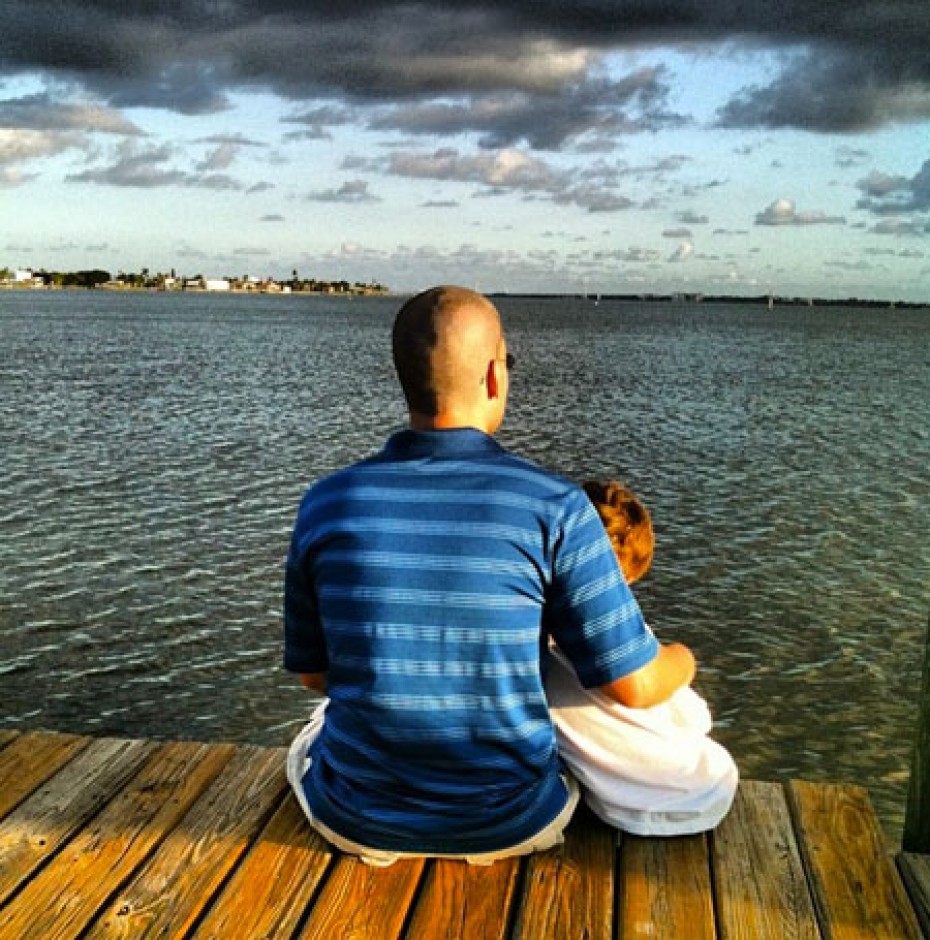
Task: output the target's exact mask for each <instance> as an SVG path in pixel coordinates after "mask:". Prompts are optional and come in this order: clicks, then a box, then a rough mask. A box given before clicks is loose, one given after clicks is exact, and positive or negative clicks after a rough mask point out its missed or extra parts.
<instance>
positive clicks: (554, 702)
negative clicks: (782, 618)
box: [546, 481, 739, 836]
mask: <svg viewBox="0 0 930 940" xmlns="http://www.w3.org/2000/svg"><path fill="white" fill-rule="evenodd" d="M584 489H585V492H586V493H587V494H588V497H589V498H590V500H591V502H592V503H593V504H594V507H595V509H596V510H597V513H598V515H599V516H600V518H601V521H602V522H603V523H604V527H605V529H606V530H607V534H608V536H609V538H610V540H611V543H612V544H613V547H614V551H615V553H616V555H617V560H618V561H619V563H620V567H621V569H622V571H623V574H624V576H625V577H626V580H627V582H628V583H630V584H632V583H633V582H634V581H637V580H638V579H639V578H641V577H642V576H643V575H644V574H645V573H646V571H647V570H648V568H649V565H650V564H651V562H652V555H653V551H654V547H655V538H654V535H653V530H652V522H651V520H650V518H649V513H648V512H647V510H646V507H645V506H643V504H642V503H641V502H640V501H639V500H638V499H637V498H636V497H635V496H634V495H633V494H632V493H631V492H630V491H629V490H628V489H626V488H625V487H623V486H621V485H620V484H619V483H615V482H610V483H606V484H604V483H600V482H596V481H594V482H589V483H585V484H584ZM549 652H550V656H549V669H548V673H547V676H546V695H547V697H548V700H549V708H550V713H551V715H552V719H553V722H554V724H555V730H556V739H557V741H558V746H559V754H560V756H561V758H562V760H563V761H564V762H565V764H566V765H567V766H568V768H569V769H570V770H571V772H572V774H573V775H574V776H575V777H576V779H577V780H578V782H579V783H580V784H581V785H582V789H583V792H584V797H585V801H586V802H587V804H588V806H589V807H590V808H591V809H592V811H593V812H594V813H595V814H596V815H597V816H598V817H599V818H601V819H602V820H604V822H606V823H608V824H610V825H611V826H615V827H616V828H618V829H622V830H624V831H625V832H631V833H634V834H636V835H643V836H647V835H648V836H673V835H687V834H691V833H696V832H703V831H705V830H708V829H712V828H713V827H714V826H716V825H717V824H718V823H719V822H720V821H721V820H722V819H723V817H724V816H725V815H726V814H727V811H728V810H729V808H730V805H731V804H732V802H733V797H734V795H735V793H736V787H737V783H738V779H739V775H738V772H737V769H736V765H735V764H734V762H733V759H732V757H730V755H729V753H728V752H727V751H726V750H725V749H724V748H723V747H721V745H719V744H718V743H717V742H716V741H713V740H712V739H711V738H710V737H709V734H710V730H711V724H712V722H711V716H710V711H709V710H708V708H707V704H706V703H705V702H704V700H703V699H702V698H701V697H700V696H699V695H698V694H697V693H696V692H695V691H694V690H693V689H691V688H690V687H687V686H686V687H684V688H682V689H679V690H678V691H677V692H676V693H675V694H674V695H673V696H672V697H671V698H670V699H668V700H667V701H665V702H663V703H661V704H659V705H654V706H652V707H651V708H628V707H626V706H624V705H621V704H619V703H618V702H615V701H613V700H612V699H610V698H608V697H607V696H606V695H604V694H603V693H602V692H598V691H597V690H593V689H585V688H583V687H582V685H581V683H580V682H579V681H578V678H577V676H576V675H575V672H574V670H573V669H572V667H571V665H570V663H569V661H568V660H567V659H566V658H565V656H564V655H563V654H562V653H561V652H560V651H559V649H558V647H556V646H555V645H551V646H550V650H549Z"/></svg>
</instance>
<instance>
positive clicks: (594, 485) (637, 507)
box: [584, 480, 655, 584]
mask: <svg viewBox="0 0 930 940" xmlns="http://www.w3.org/2000/svg"><path fill="white" fill-rule="evenodd" d="M584 491H585V493H587V494H588V499H590V500H591V502H592V503H594V508H595V509H596V510H597V514H598V515H599V516H600V517H601V522H603V523H604V528H605V529H606V530H607V536H608V537H609V538H610V544H611V545H613V549H614V552H615V553H616V555H617V561H619V562H620V568H621V569H622V570H623V575H624V577H625V578H626V580H627V583H628V584H632V583H633V582H634V581H638V580H639V579H640V578H641V577H642V576H643V575H644V574H645V573H646V572H647V571H648V570H649V565H651V564H652V554H653V551H654V550H655V535H654V534H653V531H652V520H651V519H650V518H649V513H648V511H647V510H646V507H645V506H644V505H643V504H642V503H641V502H640V501H639V500H638V499H637V498H636V497H635V496H634V495H633V494H632V493H631V492H630V491H629V490H628V489H627V488H626V487H625V486H622V485H621V484H620V483H617V482H616V481H615V480H611V481H609V482H607V483H602V482H601V481H600V480H588V481H587V482H586V483H585V484H584Z"/></svg>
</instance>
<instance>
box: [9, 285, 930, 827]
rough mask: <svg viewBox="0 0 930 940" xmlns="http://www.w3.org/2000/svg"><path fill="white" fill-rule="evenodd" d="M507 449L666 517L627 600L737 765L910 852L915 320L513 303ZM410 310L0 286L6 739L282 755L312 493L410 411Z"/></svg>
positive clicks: (928, 544) (387, 305) (920, 319)
mask: <svg viewBox="0 0 930 940" xmlns="http://www.w3.org/2000/svg"><path fill="white" fill-rule="evenodd" d="M498 305H499V307H500V309H501V311H502V313H503V315H504V321H505V327H506V329H507V333H508V341H509V345H510V349H511V351H512V352H513V353H514V354H515V355H516V357H517V365H516V368H515V370H514V373H513V380H512V389H511V401H510V408H509V411H508V417H507V421H506V423H505V426H504V429H503V430H502V432H501V434H500V438H501V440H502V442H503V443H504V444H505V445H507V446H510V447H512V448H514V449H515V450H517V451H519V452H520V453H522V454H524V455H525V456H528V457H530V458H532V459H535V460H537V461H539V462H541V463H543V464H545V465H546V466H549V467H551V468H553V469H555V470H557V471H559V472H561V473H563V474H565V475H566V476H569V477H571V478H573V479H577V480H579V481H580V480H583V479H587V478H590V477H605V478H616V479H621V480H623V481H625V482H626V483H628V484H629V485H630V486H631V487H632V488H633V489H634V490H636V491H637V492H638V493H639V494H640V495H641V497H642V498H643V499H644V501H645V502H646V503H647V505H648V506H649V507H650V509H651V511H652V514H653V521H654V524H655V529H656V534H657V551H656V558H655V562H654V564H653V569H652V571H651V572H650V573H649V575H648V576H647V577H646V578H645V579H644V580H643V581H642V582H641V583H640V584H639V585H637V587H636V593H637V596H638V597H639V599H640V604H641V606H642V607H643V610H644V612H645V614H646V616H647V619H648V620H649V621H650V623H651V624H652V625H653V627H654V629H655V630H656V632H657V633H658V634H659V635H660V637H661V638H663V639H681V640H682V641H684V642H686V643H688V644H689V645H690V646H692V648H694V649H695V651H696V653H697V655H698V659H699V663H700V666H699V676H698V681H697V686H698V688H699V690H700V691H701V692H702V694H704V695H705V697H706V698H707V699H708V700H709V701H710V703H711V706H712V708H713V711H714V714H715V717H716V720H717V732H716V733H717V736H718V738H719V739H720V740H721V741H722V742H723V743H724V744H725V745H726V746H727V747H729V748H730V749H731V751H732V752H733V753H734V755H735V756H736V758H737V760H738V762H739V764H740V767H741V770H742V772H743V774H744V775H745V776H747V777H757V778H764V779H783V778H786V777H794V776H800V777H805V778H808V779H813V780H847V781H854V782H858V783H862V784H864V785H866V786H868V787H869V789H870V791H871V795H872V799H873V801H874V803H875V804H876V807H877V808H878V810H879V813H880V815H881V817H882V819H883V822H884V824H885V826H886V829H887V831H888V833H889V835H890V837H891V838H892V839H896V838H898V837H899V834H900V828H901V821H902V814H903V806H904V799H905V792H906V782H907V774H908V768H909V761H910V752H911V742H912V737H913V732H914V728H915V721H916V714H917V703H916V700H917V696H918V691H919V689H918V686H919V675H920V663H921V658H922V656H923V650H924V645H925V640H926V634H927V628H928V614H930V536H928V533H930V472H928V470H930V312H927V311H904V310H853V309H844V308H817V307H813V308H798V309H795V308H779V307H776V308H775V309H774V310H773V311H768V310H767V309H765V308H764V307H761V306H748V305H739V304H734V305H713V306H711V305H687V304H678V305H676V304H635V303H621V302H614V301H607V300H602V301H601V302H600V303H598V304H595V303H594V302H593V301H590V300H587V301H585V300H580V299H568V298H566V299H530V298H505V299H502V300H500V301H499V304H498ZM397 306H398V302H397V301H396V300H393V299H389V298H372V299H363V300H351V301H349V300H346V299H327V298H322V297H299V296H290V297H248V296H220V295H216V296H213V295H156V294H132V295H121V294H108V293H100V292H88V293H83V292H75V293H53V292H29V293H25V292H23V293H20V292H6V293H0V727H7V728H19V729H27V728H38V727H42V728H51V729H56V730H62V731H74V732H81V733H89V734H117V735H130V736H132V735H139V736H150V737H157V738H172V737H181V738H196V739H204V740H216V739H225V740H234V741H242V742H251V743H257V744H283V743H285V742H286V741H287V740H288V739H289V737H290V736H291V735H292V734H293V732H294V731H295V730H296V729H297V727H298V726H299V725H300V724H301V722H302V721H303V720H304V718H305V716H306V713H307V708H308V703H307V699H306V697H305V693H304V692H303V691H302V690H301V689H300V688H299V687H298V686H297V684H296V683H295V681H294V680H293V678H292V677H290V676H288V675H287V674H285V673H284V672H283V671H282V670H281V668H280V606H281V577H282V563H283V558H284V554H285V552H286V548H287V542H288V537H289V532H290V526H291V523H292V520H293V516H294V512H295V510H296V506H297V501H298V499H299V498H300V494H301V493H302V491H303V490H304V488H305V487H306V485H307V484H308V483H310V482H311V481H313V480H315V479H317V478H318V477H319V476H321V475H322V474H325V473H327V472H329V471H331V470H333V469H335V468H337V467H340V466H342V465H344V464H346V463H348V462H350V461H353V460H356V459H358V458H360V457H363V456H365V455H367V454H369V453H371V452H373V451H374V450H376V449H377V448H378V447H379V446H380V444H381V443H382V441H383V439H384V437H385V436H386V435H387V434H389V433H390V432H391V431H393V430H395V429H396V428H398V427H400V426H401V425H402V424H403V421H404V411H403V407H402V402H401V399H400V395H399V392H398V389H397V387H396V384H395V380H394V376H393V370H392V367H391V364H390V356H389V345H390V344H389V337H390V326H391V320H392V317H393V314H394V312H395V310H396V308H397Z"/></svg>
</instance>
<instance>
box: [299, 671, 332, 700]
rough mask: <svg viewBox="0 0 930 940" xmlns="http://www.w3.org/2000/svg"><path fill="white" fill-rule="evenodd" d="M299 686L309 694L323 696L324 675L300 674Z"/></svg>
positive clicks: (324, 686)
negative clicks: (313, 693)
mask: <svg viewBox="0 0 930 940" xmlns="http://www.w3.org/2000/svg"><path fill="white" fill-rule="evenodd" d="M300 684H301V685H302V686H303V687H304V688H305V689H307V690H308V691H310V692H316V693H317V694H318V695H325V694H326V673H325V672H302V673H301V674H300Z"/></svg>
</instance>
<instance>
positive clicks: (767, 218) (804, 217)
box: [756, 199, 846, 226]
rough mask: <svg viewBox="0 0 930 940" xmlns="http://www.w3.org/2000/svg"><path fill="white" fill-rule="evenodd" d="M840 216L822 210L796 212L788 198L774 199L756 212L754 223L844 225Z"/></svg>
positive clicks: (844, 222)
mask: <svg viewBox="0 0 930 940" xmlns="http://www.w3.org/2000/svg"><path fill="white" fill-rule="evenodd" d="M845 224H846V219H845V218H843V217H842V216H829V215H826V214H825V213H823V212H798V211H797V210H796V209H795V206H794V203H793V202H792V201H791V200H790V199H776V200H775V202H773V203H770V204H769V205H768V206H766V208H765V209H764V210H763V211H762V212H759V213H757V214H756V225H775V226H777V225H845Z"/></svg>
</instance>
